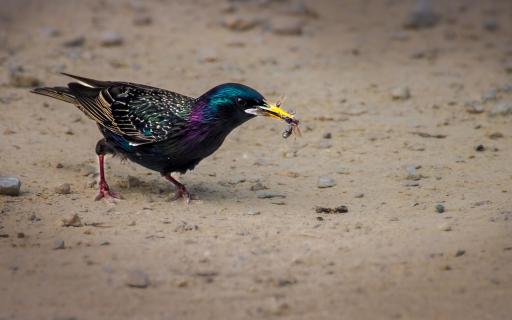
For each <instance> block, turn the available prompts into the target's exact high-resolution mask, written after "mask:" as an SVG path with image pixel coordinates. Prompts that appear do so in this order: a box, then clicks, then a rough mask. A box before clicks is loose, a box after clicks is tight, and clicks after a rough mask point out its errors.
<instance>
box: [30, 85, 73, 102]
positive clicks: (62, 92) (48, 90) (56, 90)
mask: <svg viewBox="0 0 512 320" xmlns="http://www.w3.org/2000/svg"><path fill="white" fill-rule="evenodd" d="M31 92H32V93H37V94H41V95H43V96H48V97H52V98H55V99H57V100H62V101H65V102H69V103H73V104H76V97H75V95H74V94H73V93H72V92H71V90H69V88H67V87H42V88H35V89H33V90H31Z"/></svg>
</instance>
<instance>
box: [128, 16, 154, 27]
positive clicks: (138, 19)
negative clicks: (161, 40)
mask: <svg viewBox="0 0 512 320" xmlns="http://www.w3.org/2000/svg"><path fill="white" fill-rule="evenodd" d="M152 23H153V18H151V16H149V15H145V14H144V15H143V14H140V15H137V16H135V18H133V24H134V25H136V26H149V25H150V24H152Z"/></svg>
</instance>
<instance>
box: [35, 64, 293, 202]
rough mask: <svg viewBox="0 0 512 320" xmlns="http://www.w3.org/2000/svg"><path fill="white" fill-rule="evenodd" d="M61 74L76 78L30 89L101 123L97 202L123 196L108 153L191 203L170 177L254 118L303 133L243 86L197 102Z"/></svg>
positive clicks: (221, 88)
mask: <svg viewBox="0 0 512 320" xmlns="http://www.w3.org/2000/svg"><path fill="white" fill-rule="evenodd" d="M62 74H63V75H65V76H68V77H71V78H73V79H74V81H73V82H70V83H68V84H67V86H65V87H64V86H60V87H39V88H34V89H33V90H32V92H33V93H36V94H40V95H44V96H48V97H52V98H55V99H58V100H62V101H64V102H68V103H71V104H73V105H75V106H76V107H77V108H78V109H80V110H81V111H82V112H83V113H85V115H86V116H87V117H89V118H90V119H92V120H94V121H95V122H96V124H97V126H98V128H99V130H100V132H101V134H102V135H103V138H102V139H100V140H99V141H98V142H97V143H96V154H97V156H98V165H99V191H98V194H97V196H96V200H100V199H102V198H105V199H107V200H115V199H120V198H121V196H120V195H119V194H118V193H116V192H114V191H112V189H111V188H110V186H109V185H108V183H107V180H106V179H105V169H104V158H105V156H106V155H107V154H111V155H114V156H115V155H120V156H121V157H122V158H126V159H129V160H130V161H132V162H135V163H137V164H139V165H141V166H143V167H145V168H148V169H150V170H153V171H157V172H159V173H160V174H161V176H162V177H164V178H165V179H167V180H168V181H170V182H171V183H172V184H173V185H174V186H175V188H176V192H175V196H174V197H173V199H180V198H183V199H185V200H186V202H187V203H188V202H190V200H191V194H190V193H189V191H188V190H187V188H186V187H185V185H184V184H182V183H181V182H179V181H178V180H176V179H175V178H174V177H173V176H172V173H175V172H179V173H182V174H183V173H185V172H187V171H188V170H193V169H194V168H195V167H196V165H197V164H198V163H199V162H200V161H201V160H203V159H204V158H206V157H208V156H210V155H211V154H213V153H214V152H215V151H216V150H217V149H219V147H220V146H221V145H222V143H223V142H224V139H225V138H226V137H227V135H228V134H229V133H230V132H231V131H233V129H235V128H237V127H238V126H240V125H242V124H243V123H245V122H246V121H248V120H250V119H252V118H255V117H256V116H265V117H270V118H273V119H278V120H283V121H285V122H286V123H287V124H288V128H287V129H286V131H285V133H283V137H285V138H286V137H287V136H288V135H289V132H290V131H291V129H293V131H294V132H298V133H300V131H298V128H299V127H298V125H299V121H298V120H297V119H296V118H295V115H294V114H293V113H289V112H287V111H285V110H283V109H282V108H281V107H280V103H275V104H273V103H270V102H268V101H267V100H266V99H265V98H264V97H263V95H262V94H260V93H259V92H258V91H256V90H255V89H253V88H251V87H248V86H246V85H243V84H239V83H224V84H220V85H217V86H215V87H214V88H212V89H210V90H208V91H207V92H205V93H204V94H202V95H201V96H199V97H197V98H193V97H189V96H186V95H182V94H179V93H176V92H173V91H169V90H165V89H161V88H157V87H152V86H148V85H143V84H137V83H131V82H122V81H101V80H94V79H89V78H85V77H82V76H77V75H72V74H68V73H62Z"/></svg>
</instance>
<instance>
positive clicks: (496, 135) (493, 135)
mask: <svg viewBox="0 0 512 320" xmlns="http://www.w3.org/2000/svg"><path fill="white" fill-rule="evenodd" d="M488 137H489V139H492V140H497V139H501V138H503V133H501V132H498V131H497V132H493V133H491V134H489V135H488Z"/></svg>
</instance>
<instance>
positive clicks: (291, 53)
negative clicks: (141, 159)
mask: <svg viewBox="0 0 512 320" xmlns="http://www.w3.org/2000/svg"><path fill="white" fill-rule="evenodd" d="M0 66H1V67H0V175H8V176H16V177H18V178H19V179H20V180H21V190H19V196H15V197H12V196H4V195H0V205H1V212H0V236H1V237H0V256H1V258H0V292H2V299H0V319H35V318H37V319H86V318H94V319H97V318H108V319H126V318H138V319H143V318H144V319H174V318H182V319H188V318H190V319H216V318H219V319H229V318H237V319H241V318H251V317H263V318H273V317H276V318H277V317H283V318H287V319H292V318H308V319H309V318H311V319H326V318H338V319H339V318H347V319H375V318H379V319H382V318H385V319H388V318H389V319H400V318H403V319H421V318H425V319H433V318H435V319H459V318H460V319H472V318H474V319H505V318H507V317H508V316H509V314H510V312H511V311H512V309H511V306H510V301H512V271H511V270H512V269H511V268H510V267H509V266H510V264H511V263H512V254H511V253H512V250H511V248H512V236H511V235H512V233H511V232H510V231H511V225H510V221H512V211H511V208H512V201H511V200H510V199H511V197H510V193H511V192H512V189H511V186H512V167H511V165H510V161H511V160H510V159H511V154H512V126H511V123H512V122H511V121H512V1H509V0H487V1H478V0H453V1H440V0H438V1H435V0H432V1H428V0H339V1H335V0H320V1H299V0H238V1H237V0H232V1H221V0H219V1H216V0H191V1H171V0H153V1H121V0H112V1H106V0H103V1H101V0H90V1H79V0H45V1H36V0H32V1H30V0H1V1H0ZM59 72H68V73H71V74H77V75H81V76H85V77H91V78H96V79H101V80H122V81H129V82H137V83H143V84H148V85H152V86H157V87H161V88H166V89H169V90H172V91H176V92H179V93H182V94H185V95H189V96H199V95H200V94H202V93H203V92H205V91H206V90H208V89H210V88H212V87H214V86H215V85H218V84H220V83H223V82H240V83H244V84H246V85H249V86H251V87H253V88H255V89H257V90H259V91H260V92H262V93H263V94H264V95H265V96H266V97H267V98H268V99H269V100H277V99H279V98H280V97H286V100H285V103H284V108H285V109H287V110H290V109H291V110H294V111H295V112H296V113H297V117H298V118H299V119H300V120H301V123H302V132H303V136H302V137H301V138H297V139H292V138H290V139H288V140H283V139H282V138H281V132H282V130H283V129H284V125H283V124H280V123H277V122H273V121H264V120H263V119H257V120H254V121H251V122H249V123H247V124H246V125H244V126H243V127H241V128H239V129H237V130H236V131H235V132H233V133H232V134H231V135H230V136H229V137H228V139H227V140H226V142H225V144H224V145H223V147H222V148H221V149H220V150H219V151H218V152H217V153H216V154H215V155H213V156H212V157H210V158H209V159H206V160H205V161H203V162H202V163H201V165H199V166H198V168H197V169H196V170H195V171H194V172H191V173H187V174H186V175H185V176H183V177H181V178H180V179H182V180H183V181H185V182H186V184H187V185H188V186H190V188H191V190H192V191H193V192H194V193H195V194H197V195H198V196H199V198H200V199H201V200H200V201H197V202H194V203H193V204H192V205H190V206H185V205H184V204H181V203H178V204H176V203H172V202H168V195H169V194H170V193H172V192H173V189H172V188H171V187H170V186H168V185H167V184H166V183H165V181H161V180H160V177H159V175H158V174H155V173H151V172H149V171H147V170H145V169H143V168H140V167H138V166H136V165H133V164H130V163H126V164H121V163H120V162H119V161H117V160H114V161H110V162H109V168H108V172H107V176H109V182H111V186H112V187H113V188H114V189H117V190H119V189H122V190H121V191H122V193H123V195H124V196H125V197H126V199H125V200H124V201H122V202H121V203H119V204H117V205H116V206H110V205H108V204H105V203H102V202H94V201H93V200H92V199H93V198H94V195H95V192H96V188H97V186H96V179H97V173H96V169H95V165H96V159H95V154H94V146H95V143H96V141H97V140H98V139H99V138H100V134H99V132H98V130H97V128H96V127H95V125H94V124H93V122H92V121H90V120H89V119H87V118H86V117H85V116H84V115H83V114H82V113H81V112H80V111H79V110H77V109H76V108H73V107H72V106H70V105H67V104H65V103H61V102H57V101H53V100H50V99H45V98H42V97H38V96H35V95H32V94H30V93H29V89H30V88H31V87H34V86H41V85H48V86H56V85H63V84H65V83H66V82H67V81H68V80H69V79H66V78H65V77H63V76H62V75H60V74H59ZM63 184H67V185H68V187H67V188H64V189H62V185H63ZM62 190H64V191H62ZM340 205H346V206H347V208H348V213H345V214H325V213H322V211H318V210H317V208H318V207H319V206H320V207H325V208H335V207H338V206H340ZM74 214H77V215H79V217H80V219H82V222H83V223H82V222H81V223H80V226H79V227H76V228H75V227H71V228H70V227H67V226H65V225H64V226H63V225H62V223H61V221H62V220H63V219H67V218H69V216H73V215H74ZM101 226H104V227H101ZM61 249H65V250H61Z"/></svg>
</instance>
